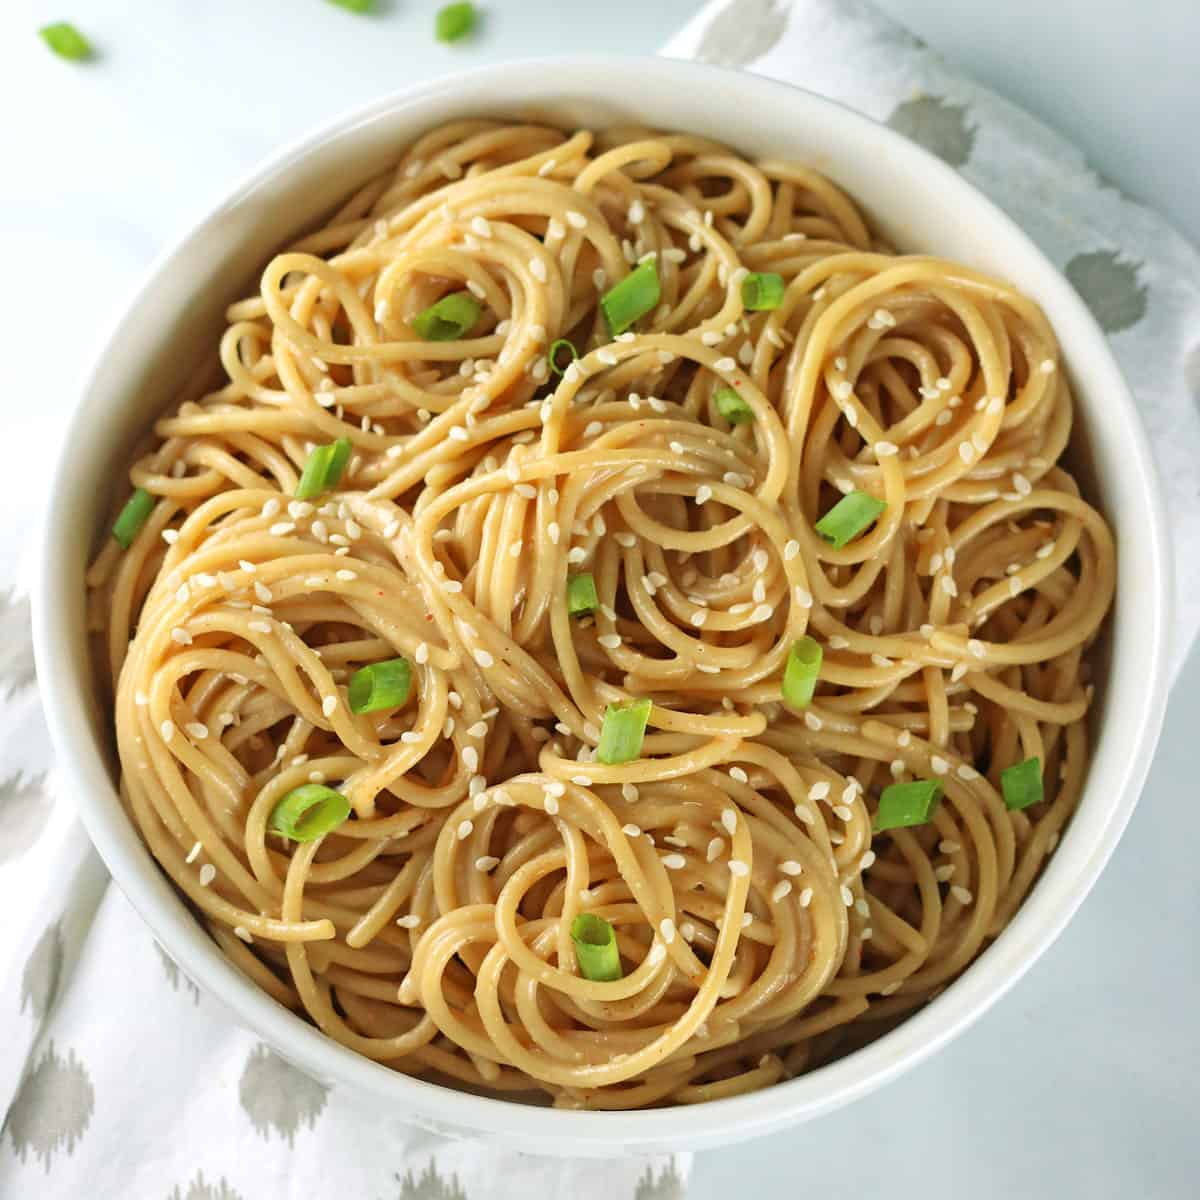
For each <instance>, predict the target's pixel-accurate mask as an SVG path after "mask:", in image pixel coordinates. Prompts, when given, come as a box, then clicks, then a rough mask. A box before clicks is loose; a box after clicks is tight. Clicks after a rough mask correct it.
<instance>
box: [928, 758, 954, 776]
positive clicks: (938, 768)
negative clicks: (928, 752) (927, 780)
mask: <svg viewBox="0 0 1200 1200" xmlns="http://www.w3.org/2000/svg"><path fill="white" fill-rule="evenodd" d="M929 765H930V767H932V768H933V773H934V774H935V775H945V774H946V772H947V771H949V770H950V764H949V763H948V762H947V761H946V760H945V759H944V758H942V757H941V755H939V754H934V755H933V756H932V757H931V758H930V759H929Z"/></svg>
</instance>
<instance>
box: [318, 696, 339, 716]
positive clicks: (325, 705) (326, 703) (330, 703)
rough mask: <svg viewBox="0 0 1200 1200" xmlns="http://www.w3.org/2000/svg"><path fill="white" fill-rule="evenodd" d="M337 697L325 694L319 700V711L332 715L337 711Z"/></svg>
mask: <svg viewBox="0 0 1200 1200" xmlns="http://www.w3.org/2000/svg"><path fill="white" fill-rule="evenodd" d="M337 706H338V698H337V697H336V696H326V697H325V699H324V700H322V701H321V711H322V712H323V713H324V714H325V715H326V716H327V717H332V716H333V714H334V713H335V712H337Z"/></svg>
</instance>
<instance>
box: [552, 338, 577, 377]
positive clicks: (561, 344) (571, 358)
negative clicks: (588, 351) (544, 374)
mask: <svg viewBox="0 0 1200 1200" xmlns="http://www.w3.org/2000/svg"><path fill="white" fill-rule="evenodd" d="M560 350H565V351H566V353H567V355H568V357H567V363H566V366H560V365H559V351H560ZM578 359H579V351H578V350H576V349H575V343H574V342H569V341H567V339H566V338H559V339H558V341H557V342H555V343H554V344H553V345H552V346H551V347H550V350H549V352H548V353H547V354H546V361H547V362H548V363H549V364H550V370H552V371H553V372H554V373H555V375H561V374H562V373H563V372H564V371H565V370H566V369H567V367H569V366H570V365H571V364H572V363H573V362H577V361H578Z"/></svg>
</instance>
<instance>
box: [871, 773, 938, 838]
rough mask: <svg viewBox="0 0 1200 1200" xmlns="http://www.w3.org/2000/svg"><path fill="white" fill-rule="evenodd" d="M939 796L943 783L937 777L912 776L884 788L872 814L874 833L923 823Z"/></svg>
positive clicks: (934, 806)
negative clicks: (873, 816)
mask: <svg viewBox="0 0 1200 1200" xmlns="http://www.w3.org/2000/svg"><path fill="white" fill-rule="evenodd" d="M941 798H942V785H941V784H940V783H939V782H938V781H937V780H936V779H914V780H913V781H912V782H911V783H893V784H892V785H891V786H890V787H885V788H884V789H883V794H882V795H881V796H880V797H879V810H878V811H877V812H876V814H875V825H874V829H875V832H876V833H882V832H883V831H884V830H885V829H906V828H908V827H909V826H912V825H924V824H925V823H926V822H927V821H928V820H929V818H930V817H931V816H933V810H934V809H935V808H937V805H938V801H939V800H940V799H941Z"/></svg>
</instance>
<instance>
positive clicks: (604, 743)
mask: <svg viewBox="0 0 1200 1200" xmlns="http://www.w3.org/2000/svg"><path fill="white" fill-rule="evenodd" d="M650 708H651V703H650V701H649V700H627V701H626V702H625V703H624V704H610V705H609V706H608V708H606V709H605V710H604V724H603V725H602V726H601V727H600V744H599V746H597V747H596V758H597V760H598V761H599V762H602V763H605V764H606V765H607V766H610V767H611V766H615V765H617V764H618V763H627V762H633V760H634V759H635V758H637V757H639V755H640V754H641V753H642V740H643V738H644V737H645V736H646V722H647V721H648V720H649V719H650Z"/></svg>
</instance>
